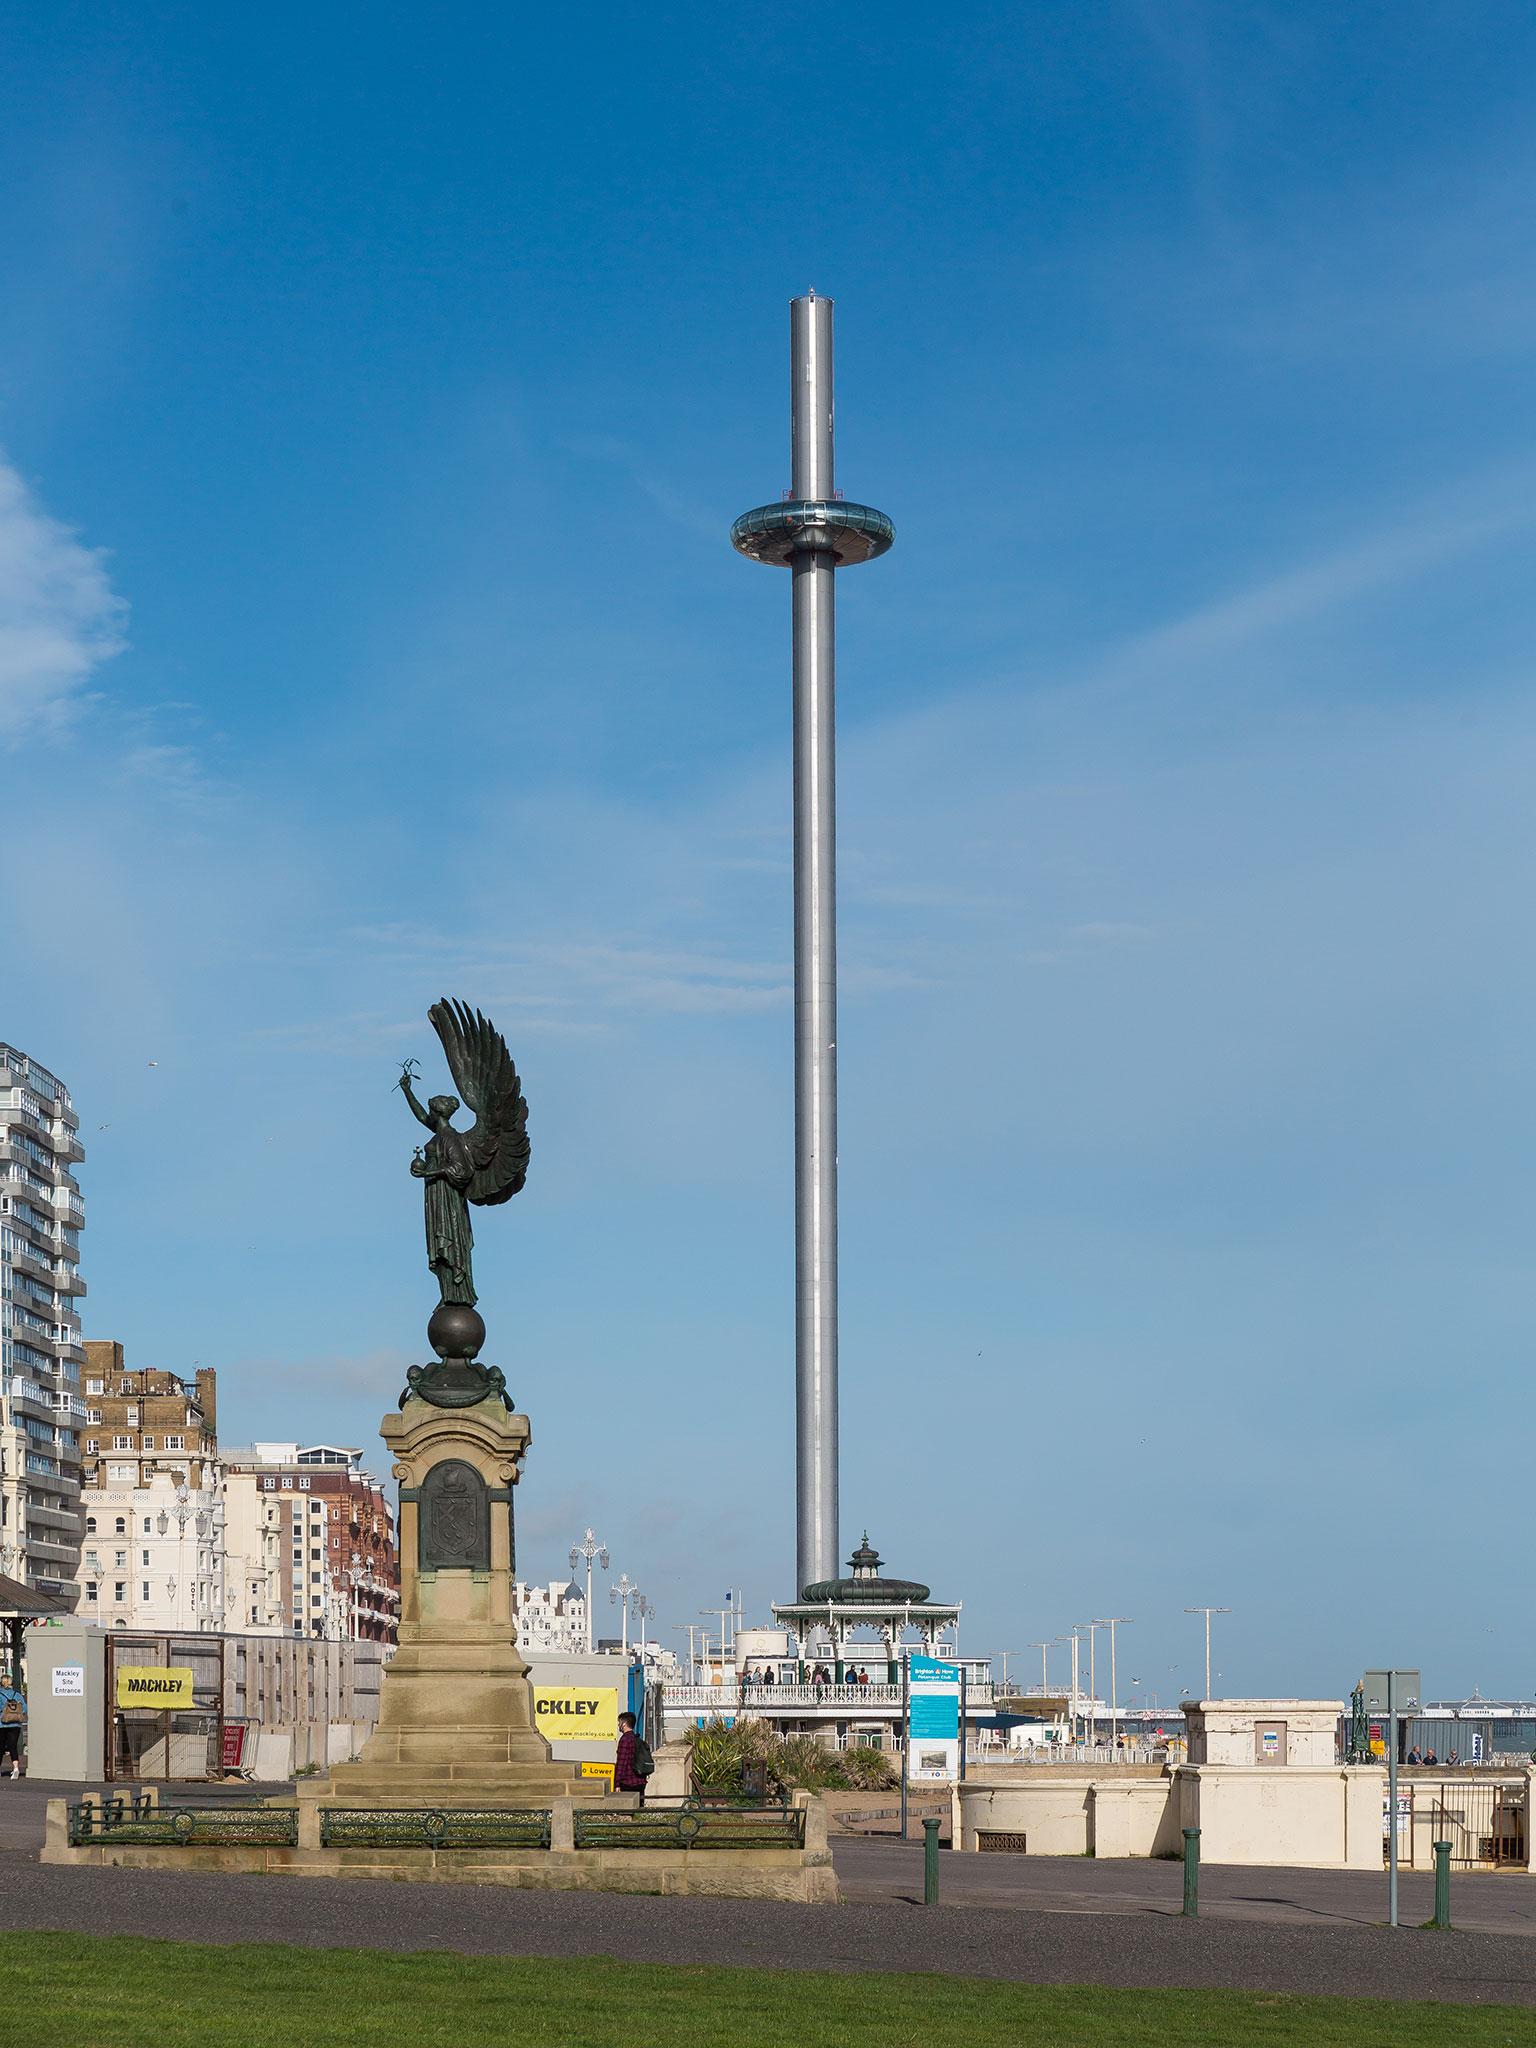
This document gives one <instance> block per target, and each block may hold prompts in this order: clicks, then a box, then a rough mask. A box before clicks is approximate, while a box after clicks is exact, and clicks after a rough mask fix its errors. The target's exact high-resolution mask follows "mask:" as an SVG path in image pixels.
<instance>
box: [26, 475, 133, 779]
mask: <svg viewBox="0 0 1536 2048" xmlns="http://www.w3.org/2000/svg"><path fill="white" fill-rule="evenodd" d="M126 625H127V606H126V605H125V603H124V602H123V600H122V599H121V598H120V597H118V595H117V594H116V592H115V591H114V590H113V588H112V584H111V580H110V578H109V577H108V575H107V569H106V558H105V556H104V554H103V552H102V551H101V550H100V549H99V548H91V547H87V546H86V545H85V544H84V543H83V542H82V541H81V540H80V539H79V538H78V536H77V535H76V534H74V533H73V532H72V531H71V530H70V529H69V528H68V527H67V526H65V525H63V524H62V523H61V522H60V521H59V520H58V519H56V518H54V517H53V515H52V514H51V513H49V512H47V511H45V510H44V508H43V507H42V505H40V504H39V503H38V501H37V499H36V497H35V496H34V495H33V493H32V492H31V491H30V490H28V488H27V485H26V483H25V482H24V481H23V479H22V478H21V476H20V475H19V474H18V473H17V471H16V470H15V469H14V468H13V467H12V466H11V464H10V463H8V462H6V461H5V460H4V459H3V458H0V741H5V742H10V743H14V742H16V741H18V740H20V739H22V738H23V737H25V736H26V735H27V734H28V733H31V732H35V731H39V730H45V731H46V730H50V729H55V730H56V729H57V728H58V727H60V726H61V725H63V724H65V723H67V722H68V720H69V719H70V718H71V717H72V716H73V715H74V714H75V713H77V712H78V710H79V709H80V706H81V703H82V702H83V699H84V696H85V692H86V686H87V684H88V683H89V681H90V678H91V676H92V674H93V673H94V672H95V670H96V669H98V668H99V667H100V666H101V664H102V663H103V662H104V661H109V660H110V659H111V658H112V656H113V655H115V654H119V653H121V651H122V649H123V647H124V645H125V644H126V642H125V629H126Z"/></svg>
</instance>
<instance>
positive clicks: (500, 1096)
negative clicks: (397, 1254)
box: [400, 997, 528, 1328]
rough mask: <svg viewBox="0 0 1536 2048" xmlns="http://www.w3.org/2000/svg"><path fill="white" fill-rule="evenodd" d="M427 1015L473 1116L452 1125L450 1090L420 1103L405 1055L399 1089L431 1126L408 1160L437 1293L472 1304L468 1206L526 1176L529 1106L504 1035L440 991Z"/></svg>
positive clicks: (505, 1194)
mask: <svg viewBox="0 0 1536 2048" xmlns="http://www.w3.org/2000/svg"><path fill="white" fill-rule="evenodd" d="M427 1018H428V1021H429V1022H430V1023H431V1025H432V1027H433V1029H434V1030H435V1031H436V1033H437V1035H438V1037H439V1038H440V1039H441V1040H442V1046H443V1052H444V1054H445V1055H446V1057H447V1060H448V1070H449V1072H450V1073H451V1074H452V1075H453V1080H454V1085H455V1087H456V1088H457V1089H458V1091H459V1096H461V1097H462V1098H463V1100H464V1102H465V1103H466V1104H467V1105H468V1107H469V1108H470V1109H471V1110H472V1111H473V1112H474V1117H475V1121H474V1124H473V1126H472V1127H471V1128H470V1129H469V1130H467V1131H456V1130H455V1129H454V1127H453V1117H454V1114H455V1112H456V1111H457V1110H458V1107H459V1097H457V1096H453V1095H433V1096H431V1097H429V1098H428V1101H427V1106H426V1108H425V1109H423V1108H422V1106H421V1104H420V1103H419V1102H418V1101H417V1099H416V1091H415V1090H414V1089H413V1088H412V1086H411V1079H412V1074H413V1072H414V1070H415V1067H416V1062H415V1061H414V1060H407V1061H406V1062H405V1065H404V1067H403V1068H402V1070H401V1074H400V1092H401V1094H402V1095H403V1096H404V1097H405V1099H406V1101H407V1102H408V1103H409V1104H410V1106H411V1113H412V1115H413V1116H415V1118H416V1119H417V1121H418V1122H419V1123H423V1124H425V1125H426V1127H427V1129H428V1130H429V1131H430V1132H431V1133H432V1135H431V1137H430V1138H429V1139H428V1140H427V1142H426V1145H425V1146H424V1147H423V1148H421V1149H419V1150H418V1151H417V1153H416V1156H415V1158H414V1159H413V1160H412V1161H411V1172H412V1173H413V1174H415V1176H416V1178H417V1179H418V1180H421V1181H425V1182H426V1188H425V1198H426V1211H427V1264H428V1265H429V1266H430V1267H431V1268H432V1271H433V1272H434V1273H435V1274H436V1275H437V1284H438V1288H439V1290H440V1292H441V1296H442V1300H443V1302H444V1303H445V1304H461V1305H463V1306H464V1307H467V1308H473V1307H474V1305H475V1277H474V1271H473V1267H472V1263H471V1261H472V1254H473V1251H474V1243H475V1235H474V1232H473V1230H472V1229H471V1228H470V1223H469V1205H470V1203H471V1202H477V1203H480V1204H482V1205H484V1206H489V1205H490V1204H493V1203H496V1202H509V1201H510V1200H511V1199H512V1197H513V1196H514V1195H515V1194H516V1193H517V1192H518V1190H519V1189H520V1188H521V1187H522V1185H523V1182H524V1181H525V1180H526V1179H527V1178H528V1105H527V1103H526V1102H525V1101H524V1100H523V1090H522V1085H521V1083H520V1082H519V1081H518V1078H517V1069H516V1067H514V1066H513V1064H512V1055H511V1053H509V1052H508V1051H507V1041H506V1040H505V1039H504V1038H503V1037H502V1035H501V1033H500V1032H499V1031H498V1030H497V1029H496V1027H495V1025H494V1024H492V1023H491V1022H490V1020H489V1019H488V1018H486V1017H482V1016H481V1014H480V1012H479V1011H478V1010H471V1009H470V1008H469V1006H468V1004H467V1003H461V1002H457V1001H454V1000H450V999H449V998H447V997H444V999H443V1000H442V1001H441V1002H438V1003H434V1004H433V1005H432V1007H431V1009H430V1010H428V1012H427ZM482 1328H483V1326H482Z"/></svg>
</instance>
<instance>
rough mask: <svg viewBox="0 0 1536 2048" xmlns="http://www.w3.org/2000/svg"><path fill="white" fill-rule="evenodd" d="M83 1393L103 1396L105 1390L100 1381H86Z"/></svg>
mask: <svg viewBox="0 0 1536 2048" xmlns="http://www.w3.org/2000/svg"><path fill="white" fill-rule="evenodd" d="M85 1391H86V1392H87V1393H88V1394H104V1393H105V1392H106V1391H107V1390H106V1388H105V1386H103V1384H102V1382H101V1381H100V1380H87V1381H86V1383H85Z"/></svg>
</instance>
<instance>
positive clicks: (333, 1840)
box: [320, 1806, 550, 1849]
mask: <svg viewBox="0 0 1536 2048" xmlns="http://www.w3.org/2000/svg"><path fill="white" fill-rule="evenodd" d="M549 1837H550V1817H549V1811H548V1809H547V1808H542V1807H521V1806H519V1807H510V1806H504V1807H494V1806H457V1807H454V1806H450V1807H431V1806H426V1807H420V1806H393V1807H346V1806H322V1807H321V1809H320V1846H321V1848H322V1849H359V1848H366V1849H547V1848H548V1847H549Z"/></svg>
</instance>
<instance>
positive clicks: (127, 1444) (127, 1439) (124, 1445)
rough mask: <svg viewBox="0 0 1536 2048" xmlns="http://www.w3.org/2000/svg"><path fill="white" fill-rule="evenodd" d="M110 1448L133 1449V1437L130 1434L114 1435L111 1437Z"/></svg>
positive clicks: (116, 1449) (118, 1449) (115, 1449)
mask: <svg viewBox="0 0 1536 2048" xmlns="http://www.w3.org/2000/svg"><path fill="white" fill-rule="evenodd" d="M112 1448H113V1450H114V1451H131V1450H132V1449H133V1438H132V1437H131V1436H115V1437H113V1439H112Z"/></svg>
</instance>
